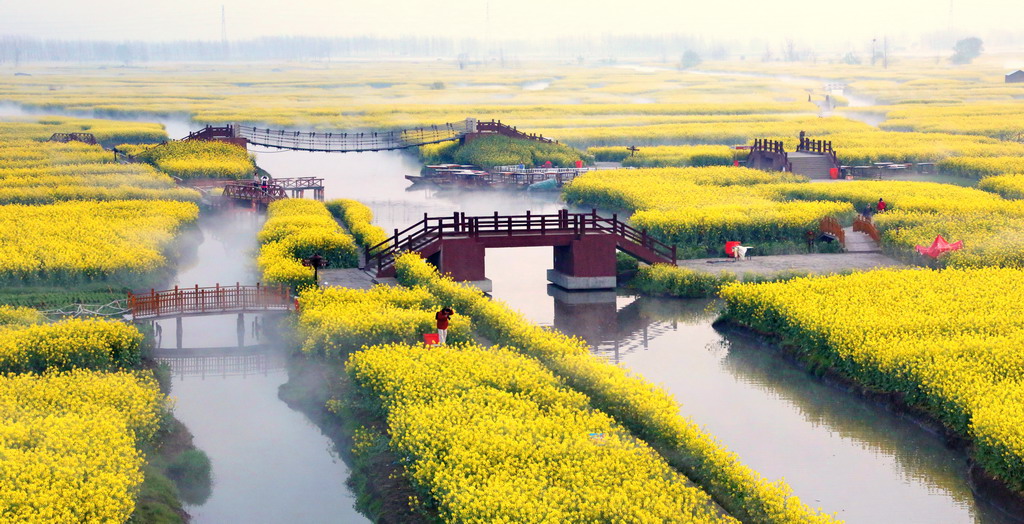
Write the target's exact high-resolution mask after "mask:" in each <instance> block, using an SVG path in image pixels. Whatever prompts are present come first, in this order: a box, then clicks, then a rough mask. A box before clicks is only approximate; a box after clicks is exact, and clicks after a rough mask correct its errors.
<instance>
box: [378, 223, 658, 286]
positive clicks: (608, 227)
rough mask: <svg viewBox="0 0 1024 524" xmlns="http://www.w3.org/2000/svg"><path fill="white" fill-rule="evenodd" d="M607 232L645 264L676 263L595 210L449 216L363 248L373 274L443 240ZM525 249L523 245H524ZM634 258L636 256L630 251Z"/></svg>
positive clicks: (642, 235)
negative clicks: (401, 256)
mask: <svg viewBox="0 0 1024 524" xmlns="http://www.w3.org/2000/svg"><path fill="white" fill-rule="evenodd" d="M597 234H611V235H615V236H616V237H618V238H619V240H620V242H621V243H624V244H625V245H624V246H622V247H623V248H630V247H639V248H642V249H641V250H636V251H637V252H640V251H643V252H644V253H646V256H645V258H649V259H650V260H645V262H648V263H652V264H653V263H656V262H661V263H666V264H675V262H676V247H675V246H670V245H668V244H665V243H663V242H660V241H658V240H656V239H654V238H652V237H651V236H650V235H648V234H647V230H638V229H636V228H633V227H632V226H630V225H628V224H626V223H625V222H622V221H621V220H619V218H618V215H617V214H613V215H612V216H611V218H608V217H602V216H600V215H598V214H597V210H592V211H591V212H590V213H570V212H569V210H567V209H562V210H560V211H559V212H558V213H554V214H540V215H537V214H532V213H530V212H529V211H527V212H526V214H525V215H499V214H498V212H497V211H495V212H494V214H493V215H482V216H466V214H465V213H458V212H457V213H454V214H452V215H451V216H444V217H428V216H427V215H426V214H424V215H423V220H420V221H419V222H417V223H415V224H413V225H411V226H409V227H407V228H405V229H403V230H401V231H399V230H397V229H396V230H395V233H394V235H392V236H391V237H390V238H388V239H387V240H385V241H383V242H381V243H379V244H377V245H374V246H370V247H367V248H366V250H365V255H366V257H365V260H366V269H369V268H371V267H374V266H376V268H377V271H378V273H379V272H382V271H383V270H384V268H387V267H390V266H391V265H392V264H394V261H395V258H396V257H397V256H398V255H399V254H401V253H403V252H406V251H414V252H418V251H422V250H424V249H425V248H427V247H428V246H430V245H431V244H433V243H434V242H438V241H440V240H443V239H445V238H449V239H451V238H479V237H495V236H508V237H520V238H523V239H525V238H533V237H537V236H542V237H543V236H555V235H576V236H581V235H597ZM524 245H527V244H525V243H524ZM634 254H636V253H634Z"/></svg>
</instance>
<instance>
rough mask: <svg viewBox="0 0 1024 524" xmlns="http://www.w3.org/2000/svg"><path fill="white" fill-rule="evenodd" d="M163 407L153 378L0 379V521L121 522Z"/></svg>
mask: <svg viewBox="0 0 1024 524" xmlns="http://www.w3.org/2000/svg"><path fill="white" fill-rule="evenodd" d="M166 405H167V400H166V398H165V397H164V396H163V395H162V394H161V393H160V390H159V388H158V387H157V384H156V381H155V380H154V379H153V377H152V375H150V374H144V373H128V372H118V373H103V372H96V371H86V370H77V371H71V372H64V373H48V374H44V375H36V374H31V373H29V374H20V375H2V376H0V418H2V419H3V421H4V423H3V425H0V456H2V457H3V461H2V465H3V467H0V521H3V522H19V523H39V524H50V523H53V522H124V521H126V520H127V519H128V517H129V516H130V515H131V514H132V511H133V510H134V508H135V496H136V492H137V489H138V486H139V484H141V483H142V477H143V474H142V471H141V468H142V465H143V462H144V457H143V456H142V453H141V452H140V451H139V449H138V444H139V443H140V442H142V441H145V440H149V439H151V438H152V437H153V435H154V434H155V432H156V430H157V427H158V424H159V420H160V416H161V412H162V411H163V410H164V409H166Z"/></svg>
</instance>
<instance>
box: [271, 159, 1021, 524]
mask: <svg viewBox="0 0 1024 524" xmlns="http://www.w3.org/2000/svg"><path fill="white" fill-rule="evenodd" d="M258 157H259V159H258V161H259V163H260V165H261V166H263V167H264V168H266V169H267V170H268V171H270V172H271V173H273V174H274V175H276V176H282V177H286V176H287V177H292V176H310V175H316V176H323V177H325V178H326V179H327V182H326V186H327V189H326V194H327V198H328V199H330V198H354V199H357V200H361V201H363V202H365V203H367V204H368V205H369V206H370V207H372V208H373V210H374V213H375V215H376V221H377V223H378V224H379V225H381V226H382V227H384V228H386V229H388V230H390V229H391V228H404V227H406V226H408V225H410V224H412V223H414V222H416V221H417V220H419V219H421V218H422V216H423V213H430V214H448V213H452V212H454V211H463V212H466V213H470V214H476V213H490V212H493V211H498V212H500V213H513V212H514V213H522V212H525V211H526V210H527V209H529V210H531V211H532V212H535V213H539V212H551V211H553V210H554V209H557V208H559V207H561V204H560V203H559V201H558V197H557V195H556V194H531V193H525V192H480V191H478V192H452V191H442V190H432V189H410V188H409V185H408V183H407V182H406V181H405V180H404V178H403V176H404V175H406V174H416V173H418V172H419V168H420V166H419V164H418V163H417V162H416V161H415V159H414V158H412V157H410V156H406V155H403V154H399V153H363V154H355V155H353V154H349V155H338V154H327V153H321V154H316V153H314V154H309V153H290V152H289V153H261V154H259V155H258ZM486 264H487V265H486V273H487V276H488V277H489V278H490V279H491V280H492V281H493V286H494V291H493V295H494V296H495V298H497V299H499V300H503V301H505V302H507V303H508V304H509V305H510V306H512V307H513V308H515V309H518V310H520V311H522V312H523V313H524V314H525V315H526V316H527V317H528V318H529V319H531V320H533V321H535V322H538V323H540V324H543V325H551V326H555V327H557V328H558V329H560V330H562V331H564V332H566V333H570V334H574V335H579V336H582V337H584V338H585V339H586V340H588V341H589V342H590V343H591V344H592V346H593V350H594V352H595V353H596V354H598V355H599V356H601V357H603V358H606V359H609V360H611V361H614V362H617V363H620V364H621V365H623V366H625V367H627V368H629V369H630V370H632V371H635V372H637V373H639V374H641V375H643V376H645V377H647V378H648V379H649V380H651V381H652V382H654V383H656V384H659V385H661V386H662V387H664V388H665V389H667V390H668V391H669V392H671V393H672V394H673V395H674V396H675V397H676V399H677V400H678V401H679V402H680V404H681V406H682V408H681V414H682V415H684V416H687V417H690V418H692V419H693V420H694V421H696V422H697V423H698V424H700V425H701V426H703V427H705V428H706V429H707V431H708V432H710V433H711V434H713V435H715V436H716V437H717V438H719V439H720V441H721V442H722V443H723V444H724V445H725V446H727V447H728V448H729V449H731V450H734V451H736V452H738V453H739V455H740V456H741V457H742V459H743V461H744V462H745V463H746V464H748V465H750V466H751V467H753V468H754V469H755V470H757V471H759V472H760V473H762V474H763V475H765V476H766V477H767V478H769V479H780V478H785V479H786V481H787V482H788V483H789V484H790V485H791V486H792V487H793V489H794V490H795V492H796V494H797V495H798V496H799V497H800V498H801V499H802V500H804V501H805V502H807V503H809V504H811V505H812V506H820V507H822V508H824V509H826V510H827V511H829V512H835V513H836V514H837V516H838V517H840V518H842V519H844V520H847V521H848V522H863V523H918V522H920V523H936V522H942V523H961V522H962V523H969V522H985V523H1001V522H1005V521H1006V520H1005V519H1003V518H1002V517H1001V516H1000V515H999V514H998V512H995V511H993V510H989V509H986V508H985V507H984V506H983V505H981V504H979V503H978V502H977V501H976V500H975V498H974V496H973V494H972V492H971V490H970V488H969V486H968V484H967V479H966V474H965V473H966V461H965V456H964V454H963V453H962V452H958V451H954V450H951V449H949V448H947V447H946V446H945V445H944V444H943V442H942V439H941V438H939V437H937V436H935V435H933V434H931V433H929V432H927V431H925V430H923V429H921V428H920V427H919V426H917V425H916V424H914V423H912V422H910V421H908V420H905V419H901V418H899V417H898V416H894V415H893V414H891V413H889V412H888V411H886V410H885V409H883V408H881V407H879V406H876V405H875V404H873V403H871V402H868V401H865V400H863V399H861V398H860V397H858V396H856V395H853V394H849V393H845V392H842V391H839V390H836V389H833V388H831V387H829V386H826V385H824V384H823V383H821V382H820V381H819V380H817V379H815V378H813V377H811V376H809V375H808V374H806V373H804V372H803V371H801V370H799V369H798V368H796V367H795V366H793V365H791V364H789V363H788V362H787V361H786V360H785V359H783V358H782V357H780V356H778V355H777V354H776V353H775V352H774V351H773V350H771V348H769V347H766V346H764V345H762V344H761V343H759V342H757V341H752V340H747V339H745V338H744V337H742V336H738V335H732V334H724V333H720V332H719V331H716V330H715V329H714V328H713V327H712V325H711V324H712V322H713V321H714V319H715V318H716V316H717V310H716V303H714V302H709V301H692V300H664V299H662V300H658V299H651V298H635V297H632V296H622V295H617V294H616V293H614V292H589V293H587V292H583V293H566V292H564V291H561V290H559V289H557V288H555V287H553V286H550V285H548V283H547V281H546V279H545V270H546V269H548V268H550V267H551V264H552V253H551V249H550V248H514V249H500V250H492V251H488V253H487V255H486Z"/></svg>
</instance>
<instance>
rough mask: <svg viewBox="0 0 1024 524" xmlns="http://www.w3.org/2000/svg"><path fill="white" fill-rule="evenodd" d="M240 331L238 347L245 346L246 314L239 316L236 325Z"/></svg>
mask: <svg viewBox="0 0 1024 524" xmlns="http://www.w3.org/2000/svg"><path fill="white" fill-rule="evenodd" d="M235 324H236V326H235V328H236V330H237V331H238V347H242V346H244V345H245V313H239V314H238V321H237V322H236V323H235Z"/></svg>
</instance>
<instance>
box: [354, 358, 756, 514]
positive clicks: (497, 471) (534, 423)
mask: <svg viewBox="0 0 1024 524" xmlns="http://www.w3.org/2000/svg"><path fill="white" fill-rule="evenodd" d="M346 369H347V371H348V372H349V374H351V375H352V377H353V378H354V379H355V381H356V382H357V383H358V384H360V385H361V386H363V387H365V388H367V389H369V390H371V391H372V392H373V393H375V394H376V395H379V396H380V398H381V400H382V401H383V405H384V407H385V410H386V411H387V420H388V427H389V434H390V437H391V445H392V446H393V447H394V448H395V449H396V450H397V451H398V452H399V453H400V455H403V456H405V457H407V458H408V459H409V461H410V463H409V465H408V466H407V467H406V469H407V471H409V473H410V475H411V478H412V480H413V482H414V483H415V484H416V485H417V486H418V487H420V488H421V489H422V490H423V491H425V492H426V493H428V494H429V495H430V496H431V497H432V498H433V499H434V500H436V501H437V505H438V508H439V511H440V516H441V518H442V519H443V520H445V521H446V522H620V521H621V522H737V521H736V520H735V519H732V518H729V517H725V516H720V515H718V514H716V512H715V510H714V508H713V506H712V504H711V499H710V497H708V495H707V494H706V493H704V492H703V491H701V490H699V489H697V488H693V487H689V486H687V479H686V478H685V477H683V476H682V475H680V474H679V473H677V472H675V471H674V470H672V468H670V467H669V465H668V464H666V463H665V462H664V460H662V459H661V458H660V457H659V456H658V455H657V454H656V453H655V452H654V451H653V450H651V449H650V448H649V447H648V446H647V445H646V444H644V443H643V442H642V441H638V440H636V439H635V438H633V436H632V435H630V433H629V432H628V431H627V430H626V429H625V428H623V427H622V426H621V425H620V424H618V423H616V422H615V421H614V420H613V419H612V418H611V417H609V416H607V415H605V414H604V413H601V412H599V411H594V410H592V409H590V407H589V405H588V400H589V399H588V398H587V397H586V396H584V395H581V394H580V393H578V392H575V391H572V390H570V389H567V388H566V387H565V386H564V385H563V383H562V381H561V380H559V379H558V378H556V377H555V376H554V375H552V374H551V372H550V371H548V370H547V369H545V368H544V367H543V366H542V365H540V364H539V363H538V362H537V361H535V360H534V359H531V358H528V357H524V356H522V355H521V354H519V353H517V352H516V351H514V350H512V349H499V348H491V349H484V348H481V347H478V346H472V345H467V346H459V347H452V346H447V347H440V348H426V347H423V346H409V345H402V344H393V345H384V346H375V347H371V348H369V349H366V350H364V351H360V352H358V353H355V354H353V355H352V357H351V358H350V359H349V360H348V362H347V363H346Z"/></svg>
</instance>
